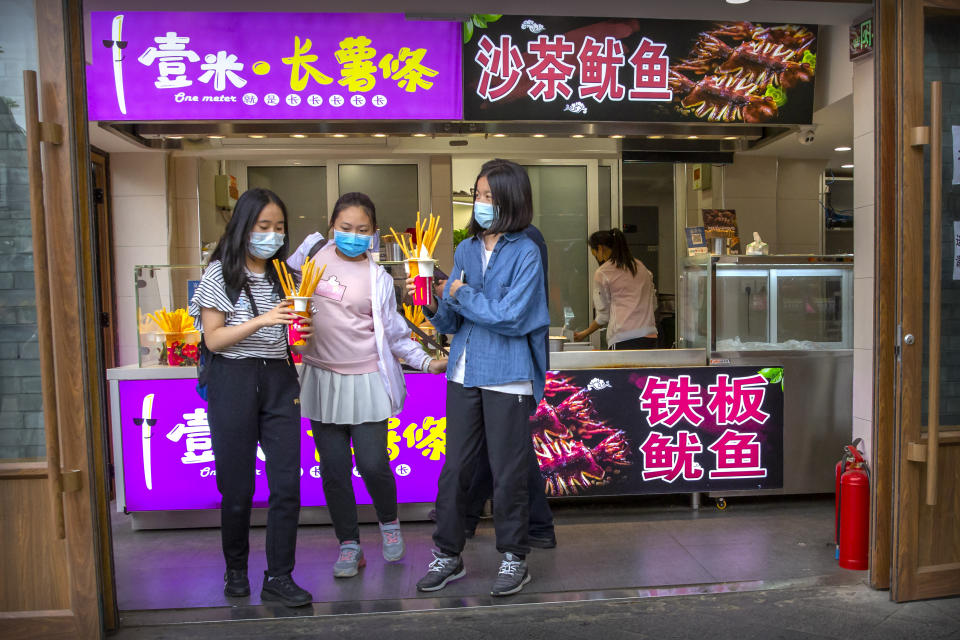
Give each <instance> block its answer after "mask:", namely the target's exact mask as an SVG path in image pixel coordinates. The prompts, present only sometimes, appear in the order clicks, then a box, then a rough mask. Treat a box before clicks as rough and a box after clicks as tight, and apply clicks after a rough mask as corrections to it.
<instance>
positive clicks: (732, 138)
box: [723, 136, 737, 140]
mask: <svg viewBox="0 0 960 640" xmlns="http://www.w3.org/2000/svg"><path fill="white" fill-rule="evenodd" d="M723 139H724V140H736V139H737V136H724V137H723Z"/></svg>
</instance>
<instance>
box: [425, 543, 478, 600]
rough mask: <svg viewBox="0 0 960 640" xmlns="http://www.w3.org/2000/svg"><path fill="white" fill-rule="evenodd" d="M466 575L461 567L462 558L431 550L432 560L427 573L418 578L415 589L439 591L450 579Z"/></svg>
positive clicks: (457, 578)
mask: <svg viewBox="0 0 960 640" xmlns="http://www.w3.org/2000/svg"><path fill="white" fill-rule="evenodd" d="M465 575H467V571H466V569H464V568H463V560H462V559H461V558H460V556H459V555H455V556H448V555H446V554H443V553H440V552H439V551H434V552H433V562H431V563H430V570H429V571H427V575H425V576H423V577H422V578H420V581H419V582H418V583H417V591H439V590H440V589H443V588H444V587H445V586H447V583H448V582H450V581H452V580H459V579H460V578H462V577H463V576H465Z"/></svg>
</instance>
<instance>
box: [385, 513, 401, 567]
mask: <svg viewBox="0 0 960 640" xmlns="http://www.w3.org/2000/svg"><path fill="white" fill-rule="evenodd" d="M380 538H381V539H382V540H383V559H384V560H386V561H387V562H396V561H397V560H400V559H401V558H402V557H403V554H404V553H406V550H407V548H406V547H405V546H404V544H403V534H402V533H400V522H399V521H397V520H394V521H393V522H388V523H387V524H381V525H380Z"/></svg>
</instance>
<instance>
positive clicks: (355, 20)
mask: <svg viewBox="0 0 960 640" xmlns="http://www.w3.org/2000/svg"><path fill="white" fill-rule="evenodd" d="M90 24H91V35H92V37H91V41H92V42H93V64H91V65H90V66H89V67H88V69H87V100H88V108H89V115H90V119H91V120H103V121H111V120H167V121H169V120H321V119H324V120H326V119H330V120H333V119H335V120H364V119H377V120H395V119H433V120H459V119H460V118H461V117H462V113H463V102H462V97H461V96H462V93H461V92H462V79H461V65H460V55H461V35H460V24H459V23H455V22H442V21H418V20H407V19H405V18H404V16H403V15H402V14H372V13H367V14H350V13H177V12H137V11H124V12H114V11H110V12H99V11H95V12H93V13H91V19H90Z"/></svg>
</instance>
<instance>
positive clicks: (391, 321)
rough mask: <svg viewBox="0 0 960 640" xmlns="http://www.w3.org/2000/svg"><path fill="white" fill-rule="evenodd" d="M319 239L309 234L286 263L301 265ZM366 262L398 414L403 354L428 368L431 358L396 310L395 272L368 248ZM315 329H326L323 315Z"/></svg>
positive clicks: (384, 369)
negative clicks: (379, 260) (378, 260)
mask: <svg viewBox="0 0 960 640" xmlns="http://www.w3.org/2000/svg"><path fill="white" fill-rule="evenodd" d="M320 240H323V235H322V234H320V233H312V234H310V235H309V236H307V238H306V239H305V240H304V241H303V243H301V245H300V246H299V247H298V248H297V250H296V251H295V252H294V253H293V255H291V256H290V257H289V258H287V265H288V266H290V267H293V268H294V269H300V267H302V266H303V263H304V262H305V261H306V259H307V254H308V253H309V251H310V249H311V248H312V247H313V246H314V245H315V244H316V243H317V242H319V241H320ZM367 262H368V263H369V265H370V291H371V292H372V294H373V301H372V302H373V305H372V306H373V333H374V336H375V337H376V340H377V355H378V356H379V357H380V362H379V364H378V365H377V368H378V369H379V371H380V377H381V378H382V379H383V384H384V386H385V387H386V389H387V395H388V396H390V407H391V411H392V413H393V415H397V414H398V413H400V410H401V409H403V401H404V400H405V399H406V396H407V386H406V384H405V383H404V381H403V369H402V368H401V366H400V360H399V359H401V358H402V359H403V361H404V362H406V363H407V364H408V365H410V366H411V367H415V368H417V369H420V370H421V371H426V369H427V366H428V365H429V364H430V360H431V358H430V355H429V354H427V353H425V352H424V351H423V349H422V348H421V347H420V345H419V344H417V343H416V342H414V341H413V340H411V339H410V329H409V327H407V324H406V322H404V320H403V317H402V316H401V315H400V314H399V313H398V312H397V298H396V295H395V294H394V290H393V276H391V275H390V274H389V273H387V272H386V270H385V269H384V268H383V267H381V266H380V265H379V264H377V262H376V261H375V260H374V259H373V254H372V253H371V252H370V251H368V252H367ZM314 331H323V320H322V318H321V319H319V321H318V322H317V323H316V324H315V325H314Z"/></svg>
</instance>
